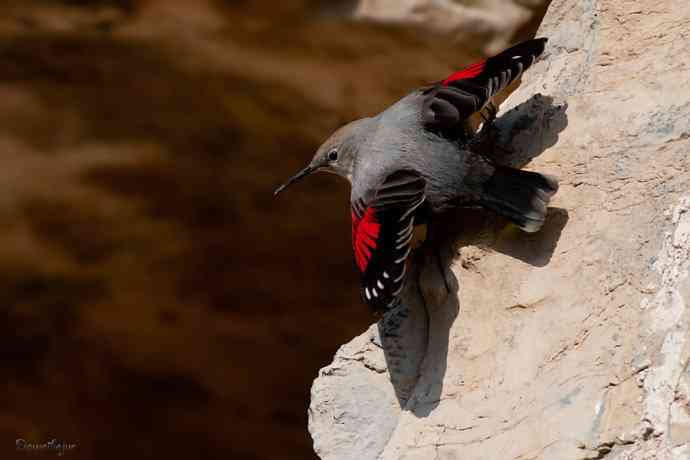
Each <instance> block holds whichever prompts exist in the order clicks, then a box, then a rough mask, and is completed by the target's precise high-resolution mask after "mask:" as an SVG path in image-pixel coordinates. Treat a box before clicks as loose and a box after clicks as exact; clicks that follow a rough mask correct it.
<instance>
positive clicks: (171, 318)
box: [0, 0, 544, 459]
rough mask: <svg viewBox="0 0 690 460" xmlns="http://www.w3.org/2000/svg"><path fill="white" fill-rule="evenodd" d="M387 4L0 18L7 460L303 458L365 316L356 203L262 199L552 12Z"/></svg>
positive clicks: (16, 13)
mask: <svg viewBox="0 0 690 460" xmlns="http://www.w3.org/2000/svg"><path fill="white" fill-rule="evenodd" d="M386 3H387V2H385V1H379V2H376V1H368V2H367V1H364V2H358V1H331V2H326V1H321V2H318V1H313V0H301V1H300V0H291V1H281V2H260V1H253V0H235V1H233V0H225V1H221V0H215V1H214V0H204V1H191V0H100V1H98V0H91V1H90V0H62V1H59V0H4V1H3V2H2V6H0V158H1V160H0V161H1V163H0V165H1V167H0V190H1V191H2V193H1V194H0V235H1V237H2V244H0V300H1V301H0V316H1V319H0V374H1V376H2V378H1V382H2V385H3V387H2V396H0V458H3V459H5V458H26V453H24V452H21V453H19V452H17V451H16V450H15V447H14V446H15V439H16V438H25V439H27V440H29V441H32V442H41V441H47V440H49V439H51V438H58V439H62V440H65V441H69V442H75V443H77V444H78V448H77V450H76V451H74V452H69V453H67V454H66V455H68V456H69V457H71V458H85V459H120V458H199V459H206V458H209V459H210V458H213V459H216V458H218V459H220V458H223V459H283V458H285V459H304V458H313V457H314V455H313V453H311V442H310V438H309V435H308V433H307V426H306V425H307V407H308V398H309V387H310V384H311V380H312V379H313V378H314V376H315V375H316V373H317V371H318V369H319V368H320V367H322V366H324V365H325V364H327V363H328V362H329V360H330V357H331V356H332V354H333V353H334V352H335V350H336V348H337V347H338V346H339V345H340V344H342V343H344V342H346V341H348V340H349V339H350V338H351V337H353V336H355V335H356V334H358V333H360V332H361V331H362V330H363V329H364V328H365V327H366V326H367V325H368V324H369V323H370V322H371V321H372V318H371V317H370V316H369V313H368V311H367V309H366V307H365V305H364V304H363V303H362V302H361V301H360V299H359V294H358V287H357V283H358V280H357V274H356V272H355V271H354V269H353V267H354V265H353V262H352V256H351V254H350V222H349V213H348V210H347V201H348V187H347V185H346V184H345V183H342V182H338V181H336V180H334V179H333V178H332V177H330V176H329V177H314V178H311V179H310V180H308V181H305V182H304V183H303V184H301V185H299V186H296V187H295V188H294V189H292V190H290V192H289V193H286V194H285V195H284V196H281V198H280V200H277V201H274V200H273V198H272V190H273V189H274V188H275V186H276V185H278V184H279V183H280V182H281V181H282V180H283V179H285V178H286V177H287V176H288V175H290V174H292V173H293V172H295V171H296V170H297V169H298V168H300V167H301V166H302V165H303V164H304V163H305V162H306V161H307V160H308V159H309V158H310V157H311V155H312V153H313V151H314V150H315V149H316V147H317V146H318V145H319V143H320V142H321V141H322V140H323V139H324V138H325V136H327V135H328V134H329V132H330V131H331V130H333V129H334V128H336V127H337V126H338V125H340V124H342V123H343V122H345V121H348V120H350V119H353V118H356V117H358V116H362V115H363V114H369V113H372V112H376V111H378V110H380V109H382V108H383V107H385V106H386V105H387V104H389V103H391V102H392V101H393V100H395V99H396V98H397V97H400V96H402V95H403V94H404V93H405V92H406V91H407V90H409V89H410V88H412V87H414V86H415V85H418V84H420V83H426V82H429V81H433V80H437V79H439V78H441V77H443V76H444V74H445V73H446V72H448V71H450V70H452V69H455V68H457V67H459V66H461V65H464V64H467V63H468V62H469V60H471V59H474V58H477V57H479V56H480V55H482V54H484V53H487V52H491V51H495V48H498V47H502V46H504V45H506V44H508V43H510V42H512V41H515V40H517V39H520V38H524V37H526V36H527V35H529V34H530V33H531V32H533V30H534V28H535V25H536V24H537V23H538V20H539V18H540V16H541V15H542V14H543V11H544V5H543V3H544V2H542V1H533V2H529V1H523V2H519V1H515V2H512V1H506V2H496V1H488V0H486V1H481V0H477V1H468V2H458V5H459V6H462V7H463V8H469V9H468V10H467V11H474V12H475V13H473V14H474V16H473V15H469V14H465V13H463V11H465V10H463V11H460V13H459V15H458V17H457V21H456V23H455V24H453V23H448V21H449V19H448V16H447V15H443V14H441V15H439V14H438V12H437V11H436V10H434V9H433V8H431V9H427V10H425V9H424V8H421V9H420V8H417V7H416V8H417V9H415V10H414V11H412V13H414V14H408V16H405V14H402V16H400V15H399V14H398V13H396V12H395V11H393V12H391V11H389V10H387V9H386V8H387V6H386ZM388 3H389V4H390V2H388ZM417 3H419V4H420V5H422V6H423V5H424V4H431V3H434V2H417ZM506 5H509V6H506ZM389 6H390V5H389ZM393 9H395V7H393ZM498 11H502V14H500V15H499V14H498ZM403 13H405V12H403ZM408 13H410V12H409V11H408ZM389 14H391V15H392V17H393V19H392V20H388V19H387V18H388V16H387V15H389ZM395 14H398V16H395ZM482 15H483V16H482ZM434 18H436V19H434ZM465 18H469V19H467V20H466V21H465ZM434 21H436V22H434ZM463 21H465V22H463Z"/></svg>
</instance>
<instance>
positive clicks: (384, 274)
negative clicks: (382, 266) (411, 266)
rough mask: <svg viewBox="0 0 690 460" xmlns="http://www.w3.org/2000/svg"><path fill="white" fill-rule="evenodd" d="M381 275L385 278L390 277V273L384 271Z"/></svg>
mask: <svg viewBox="0 0 690 460" xmlns="http://www.w3.org/2000/svg"><path fill="white" fill-rule="evenodd" d="M383 277H384V278H386V279H388V278H390V275H389V274H388V272H386V271H384V272H383Z"/></svg>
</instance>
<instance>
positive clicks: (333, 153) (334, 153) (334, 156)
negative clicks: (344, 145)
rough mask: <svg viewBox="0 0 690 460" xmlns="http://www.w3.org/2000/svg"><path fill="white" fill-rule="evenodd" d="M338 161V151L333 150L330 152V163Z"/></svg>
mask: <svg viewBox="0 0 690 460" xmlns="http://www.w3.org/2000/svg"><path fill="white" fill-rule="evenodd" d="M337 159H338V151H337V150H335V149H334V150H331V151H330V152H328V160H329V161H335V160H337Z"/></svg>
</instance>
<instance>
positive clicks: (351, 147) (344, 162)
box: [274, 118, 370, 196]
mask: <svg viewBox="0 0 690 460" xmlns="http://www.w3.org/2000/svg"><path fill="white" fill-rule="evenodd" d="M368 120H370V119H369V118H363V119H361V120H356V121H353V122H351V123H348V124H347V125H345V126H343V127H341V128H340V129H338V130H337V131H336V132H334V133H333V134H332V135H331V137H329V138H328V140H326V142H324V143H323V144H321V147H319V148H318V150H317V151H316V154H315V155H314V158H312V159H311V161H310V162H309V164H308V165H307V166H306V167H305V168H304V169H302V170H301V171H300V172H298V173H297V174H295V175H294V176H292V177H291V178H290V179H288V181H287V182H285V183H284V184H283V185H281V186H280V187H278V188H277V189H276V191H275V192H274V196H275V195H278V194H279V193H280V192H282V191H283V190H285V188H287V187H288V186H289V185H291V184H294V183H295V182H297V181H298V180H300V179H302V178H304V177H306V176H308V175H309V174H311V173H313V172H317V171H323V172H329V173H332V174H337V175H338V176H340V177H344V178H345V179H347V180H348V181H350V182H352V173H353V170H354V167H355V159H356V156H357V151H358V150H357V149H358V146H359V145H360V142H361V140H362V133H363V128H364V127H365V125H366V122H367V121H368Z"/></svg>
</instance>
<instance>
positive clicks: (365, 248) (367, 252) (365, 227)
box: [352, 208, 381, 273]
mask: <svg viewBox="0 0 690 460" xmlns="http://www.w3.org/2000/svg"><path fill="white" fill-rule="evenodd" d="M380 231H381V224H379V223H378V221H377V220H376V213H375V212H374V209H373V208H367V210H366V211H365V212H364V215H363V216H362V218H361V219H360V218H359V217H357V214H356V213H355V211H354V210H353V211H352V249H354V251H355V259H356V260H357V266H358V267H359V270H360V271H361V272H362V273H364V272H365V270H366V269H367V265H369V260H371V250H372V249H376V240H377V238H378V237H379V232H380Z"/></svg>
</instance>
